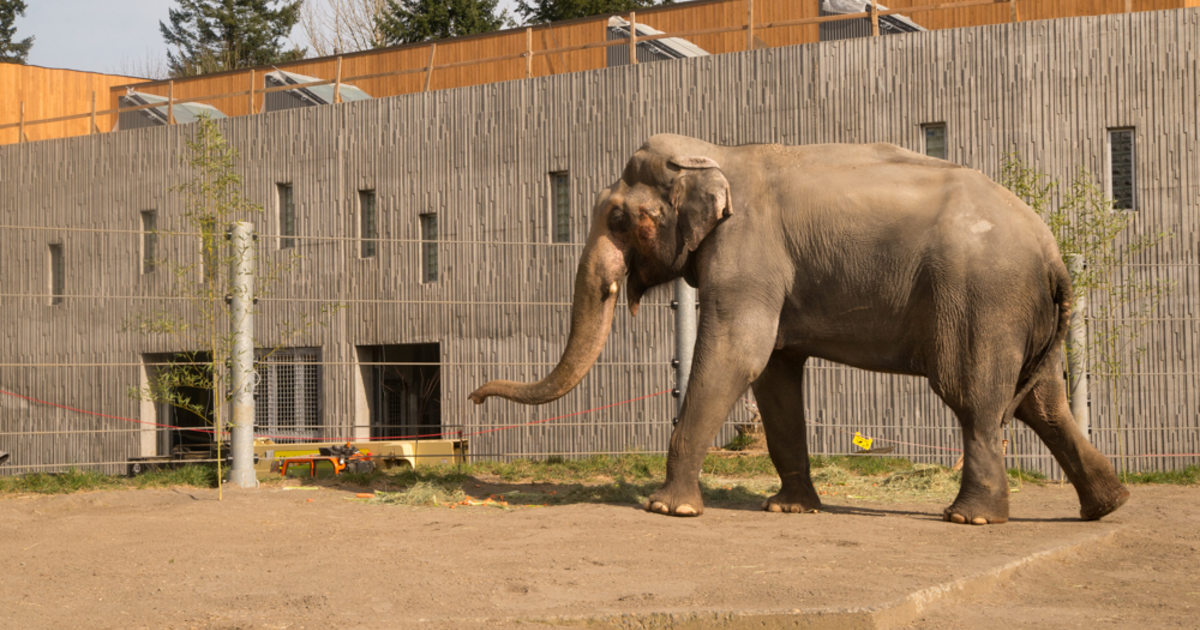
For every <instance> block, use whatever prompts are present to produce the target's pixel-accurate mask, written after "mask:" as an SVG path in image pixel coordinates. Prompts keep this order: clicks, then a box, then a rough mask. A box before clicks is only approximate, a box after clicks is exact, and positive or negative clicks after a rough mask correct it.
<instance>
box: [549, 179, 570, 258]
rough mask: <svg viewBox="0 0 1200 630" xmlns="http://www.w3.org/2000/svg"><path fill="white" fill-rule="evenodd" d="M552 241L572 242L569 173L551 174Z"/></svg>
mask: <svg viewBox="0 0 1200 630" xmlns="http://www.w3.org/2000/svg"><path fill="white" fill-rule="evenodd" d="M550 216H551V241H552V242H554V243H569V242H571V180H570V179H569V178H568V176H567V171H557V172H554V173H550Z"/></svg>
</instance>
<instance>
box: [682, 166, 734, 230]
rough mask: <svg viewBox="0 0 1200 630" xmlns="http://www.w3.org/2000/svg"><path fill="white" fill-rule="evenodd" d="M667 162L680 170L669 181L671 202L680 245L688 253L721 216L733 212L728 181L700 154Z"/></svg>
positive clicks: (715, 224) (722, 217)
mask: <svg viewBox="0 0 1200 630" xmlns="http://www.w3.org/2000/svg"><path fill="white" fill-rule="evenodd" d="M671 165H672V166H674V167H676V168H678V169H680V172H679V175H678V176H677V177H676V178H675V181H674V182H673V183H672V184H671V205H672V206H673V207H674V208H675V212H676V213H677V216H678V226H679V235H680V238H682V239H683V243H684V247H686V248H687V251H689V252H692V251H695V250H696V248H697V247H700V241H703V240H704V237H706V236H708V233H709V232H711V231H712V229H713V228H714V227H716V226H717V223H718V222H720V221H721V219H724V218H725V217H727V216H729V215H731V214H733V206H732V204H731V202H730V200H729V180H727V179H725V174H724V173H722V172H721V167H720V166H719V165H718V164H717V163H716V162H714V161H713V160H712V159H711V158H707V157H704V156H685V157H675V158H671Z"/></svg>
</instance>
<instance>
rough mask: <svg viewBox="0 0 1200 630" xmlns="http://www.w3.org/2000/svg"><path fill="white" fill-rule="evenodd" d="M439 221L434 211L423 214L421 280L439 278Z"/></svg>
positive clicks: (429, 280)
mask: <svg viewBox="0 0 1200 630" xmlns="http://www.w3.org/2000/svg"><path fill="white" fill-rule="evenodd" d="M437 239H438V222H437V215H436V214H433V213H429V214H422V215H421V282H437V279H438V250H437Z"/></svg>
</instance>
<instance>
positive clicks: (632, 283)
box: [471, 137, 731, 405]
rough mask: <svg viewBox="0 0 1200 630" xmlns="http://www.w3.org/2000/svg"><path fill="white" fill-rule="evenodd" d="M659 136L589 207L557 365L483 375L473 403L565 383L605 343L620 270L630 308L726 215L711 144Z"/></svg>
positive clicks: (537, 394) (578, 376)
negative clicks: (509, 375)
mask: <svg viewBox="0 0 1200 630" xmlns="http://www.w3.org/2000/svg"><path fill="white" fill-rule="evenodd" d="M659 138H662V137H656V138H655V139H652V140H651V141H650V142H649V143H647V144H646V145H645V146H643V147H642V148H641V149H640V150H639V151H638V152H637V153H635V154H634V156H633V158H632V159H630V160H629V163H628V164H627V165H626V167H625V171H624V173H623V174H622V175H621V179H619V180H618V181H617V182H616V183H615V184H613V185H612V186H610V187H609V188H608V189H607V190H604V191H602V192H601V193H600V195H599V197H598V199H597V201H596V205H595V207H594V208H593V209H592V225H591V229H590V231H589V232H588V238H587V243H586V245H585V247H584V250H583V254H582V256H581V257H580V260H579V267H578V269H577V271H576V272H575V295H574V299H573V302H572V307H571V332H570V336H569V337H568V340H567V347H566V350H564V351H563V354H562V358H560V359H559V361H558V365H557V366H555V368H554V369H553V370H552V371H551V372H550V374H549V375H547V376H546V377H545V378H543V379H542V380H540V381H537V382H535V383H517V382H513V381H490V382H488V383H486V384H484V385H483V386H482V387H480V388H479V389H477V390H475V391H474V392H473V393H472V394H471V400H473V401H475V403H477V404H478V403H482V402H483V401H484V400H486V399H487V398H488V397H489V396H501V397H503V398H507V399H509V400H513V401H516V402H520V403H525V404H531V405H540V404H544V403H548V402H550V401H552V400H555V399H557V398H560V397H561V396H563V395H564V394H566V393H567V392H569V391H571V390H572V389H573V388H574V387H575V386H576V385H578V384H579V381H581V380H582V379H583V377H584V375H586V374H587V372H588V370H590V369H591V367H592V364H594V363H595V362H596V358H597V357H599V356H600V351H601V350H602V349H604V342H605V341H606V340H607V339H608V334H609V331H610V329H611V328H612V318H613V312H614V310H615V307H616V302H617V288H618V286H619V285H620V281H621V277H622V276H625V275H628V276H629V282H628V284H627V286H626V296H627V298H628V301H629V310H630V312H631V313H633V314H634V315H636V314H637V310H638V303H639V302H640V301H641V298H642V295H644V294H645V292H646V291H647V290H649V289H650V288H651V287H654V286H656V285H659V284H662V283H663V282H667V281H669V280H672V279H674V278H678V277H679V276H680V275H682V274H683V270H684V267H685V265H686V264H687V260H688V256H689V255H690V254H691V253H692V252H694V251H695V250H696V249H697V248H698V247H699V246H700V243H701V241H703V240H704V238H705V237H706V236H708V234H709V232H711V231H712V230H713V228H715V227H716V226H717V224H718V223H719V222H720V221H721V219H723V218H725V217H727V216H729V215H730V213H731V206H730V198H729V182H728V181H727V180H726V179H725V175H724V173H722V171H721V168H720V166H719V165H718V163H717V161H716V160H715V159H714V157H712V151H707V152H706V153H708V154H707V155H705V154H693V153H686V152H677V151H671V150H664V147H661V146H655V145H656V140H658V139H659ZM667 138H670V137H667ZM658 144H664V143H662V142H659V143H658ZM665 144H668V148H669V145H670V143H665ZM709 146H711V145H704V147H709ZM686 148H691V147H686Z"/></svg>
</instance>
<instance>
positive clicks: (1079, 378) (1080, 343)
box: [1067, 254, 1091, 435]
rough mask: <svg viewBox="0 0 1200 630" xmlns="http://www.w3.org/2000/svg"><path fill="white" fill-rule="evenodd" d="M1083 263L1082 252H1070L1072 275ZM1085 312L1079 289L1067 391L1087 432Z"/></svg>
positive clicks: (1069, 343)
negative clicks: (1080, 253)
mask: <svg viewBox="0 0 1200 630" xmlns="http://www.w3.org/2000/svg"><path fill="white" fill-rule="evenodd" d="M1084 265H1085V261H1084V260H1083V256H1081V255H1079V254H1070V255H1068V256H1067V266H1068V267H1069V268H1070V271H1071V277H1073V278H1078V277H1079V275H1080V274H1081V273H1082V272H1083V267H1084ZM1086 313H1087V293H1084V292H1082V291H1080V292H1078V293H1076V294H1075V304H1074V305H1073V308H1072V311H1071V330H1070V332H1068V333H1067V392H1068V394H1069V395H1070V398H1071V415H1072V416H1075V423H1076V424H1078V425H1079V430H1080V431H1081V432H1082V433H1083V434H1084V435H1087V434H1088V431H1089V430H1090V426H1091V418H1090V417H1089V409H1088V374H1087V338H1088V333H1087V320H1086V318H1085V314H1086Z"/></svg>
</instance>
